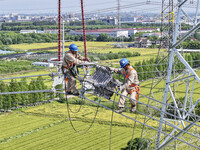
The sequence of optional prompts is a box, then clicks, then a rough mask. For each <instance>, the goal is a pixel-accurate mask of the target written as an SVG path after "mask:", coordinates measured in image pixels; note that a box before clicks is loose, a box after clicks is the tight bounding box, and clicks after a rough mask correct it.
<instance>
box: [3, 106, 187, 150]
mask: <svg viewBox="0 0 200 150" xmlns="http://www.w3.org/2000/svg"><path fill="white" fill-rule="evenodd" d="M70 108H71V109H72V110H73V111H76V110H78V108H79V106H78V105H72V104H70ZM96 110H97V108H96V107H92V106H87V105H83V106H82V108H81V110H80V112H78V113H76V114H72V113H70V114H71V121H72V124H73V126H74V128H75V129H76V130H77V131H79V132H84V131H86V130H87V129H88V128H89V127H90V125H91V123H92V121H93V119H94V115H95V113H96ZM111 113H112V112H111V111H109V110H106V109H104V108H101V107H100V108H99V111H98V114H97V117H96V120H95V122H94V124H93V126H92V127H91V128H90V130H89V131H88V132H86V133H85V134H78V133H76V132H75V131H74V130H73V128H72V126H71V124H70V121H69V119H68V115H67V106H66V104H61V103H58V102H53V103H50V104H45V105H41V106H36V107H31V108H24V109H22V110H21V111H20V110H18V111H15V112H12V113H10V114H4V115H1V116H0V126H1V127H2V126H3V127H4V128H1V130H0V131H1V135H0V149H6V150H13V149H17V150H25V149H37V150H38V149H48V150H49V149H52V150H54V149H59V150H62V149H63V150H66V149H67V150H71V149H75V150H76V149H77V150H78V149H101V150H104V149H109V144H110V119H111ZM123 114H125V115H127V116H129V117H132V118H135V114H133V113H128V112H124V113H123ZM137 120H138V121H140V122H143V120H144V116H142V115H139V114H137ZM148 125H151V126H152V127H154V128H157V127H158V122H157V121H155V120H151V121H149V122H148ZM133 127H134V121H132V120H130V119H127V118H125V117H123V116H121V115H119V114H116V113H114V117H113V125H112V130H111V131H112V134H111V148H112V149H116V150H120V149H121V148H124V147H126V145H127V142H128V141H129V140H130V139H131V138H132V134H133ZM142 128H143V126H142V125H141V124H139V123H136V126H135V130H134V138H136V137H140V136H141V132H142ZM168 130H172V129H169V128H168ZM150 131H151V135H153V134H156V132H155V130H151V129H150ZM151 135H150V134H149V136H148V137H146V138H150V137H151ZM182 149H183V150H186V149H187V148H184V147H183V148H182Z"/></svg>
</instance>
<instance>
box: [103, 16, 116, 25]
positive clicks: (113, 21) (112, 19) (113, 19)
mask: <svg viewBox="0 0 200 150" xmlns="http://www.w3.org/2000/svg"><path fill="white" fill-rule="evenodd" d="M101 21H102V22H104V23H109V24H111V25H116V24H118V20H117V18H116V17H107V18H103V19H102V20H101Z"/></svg>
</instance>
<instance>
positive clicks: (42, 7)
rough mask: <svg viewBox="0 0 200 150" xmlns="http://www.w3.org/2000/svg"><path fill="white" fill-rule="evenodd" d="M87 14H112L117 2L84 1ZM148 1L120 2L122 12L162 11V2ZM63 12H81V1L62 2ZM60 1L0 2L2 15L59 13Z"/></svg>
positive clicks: (14, 0)
mask: <svg viewBox="0 0 200 150" xmlns="http://www.w3.org/2000/svg"><path fill="white" fill-rule="evenodd" d="M83 1H84V6H85V7H84V9H85V11H86V12H91V11H98V12H112V11H116V9H117V0H83ZM146 2H147V0H120V5H121V11H149V12H153V11H155V10H157V11H160V9H161V2H160V1H159V0H154V2H156V5H149V4H146ZM61 4H62V12H75V13H78V12H80V0H61ZM57 6H58V0H0V13H1V14H2V13H11V12H16V13H57Z"/></svg>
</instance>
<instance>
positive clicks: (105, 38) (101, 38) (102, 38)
mask: <svg viewBox="0 0 200 150" xmlns="http://www.w3.org/2000/svg"><path fill="white" fill-rule="evenodd" d="M108 39H109V36H108V34H106V33H101V34H100V35H99V36H98V37H97V41H105V42H106V41H108Z"/></svg>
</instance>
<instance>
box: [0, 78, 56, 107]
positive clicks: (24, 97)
mask: <svg viewBox="0 0 200 150" xmlns="http://www.w3.org/2000/svg"><path fill="white" fill-rule="evenodd" d="M46 89H47V86H45V84H44V81H43V78H42V77H38V78H37V79H36V80H32V81H31V82H30V83H28V82H27V80H26V78H23V79H21V81H20V82H17V81H16V80H14V79H12V80H11V82H10V83H9V84H8V83H7V82H3V81H0V92H1V93H3V92H17V91H33V90H46ZM52 97H53V94H52V93H24V94H8V95H0V109H5V110H8V109H11V108H13V109H14V108H17V107H19V106H24V105H28V104H34V103H37V102H41V101H44V100H47V99H50V98H52Z"/></svg>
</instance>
